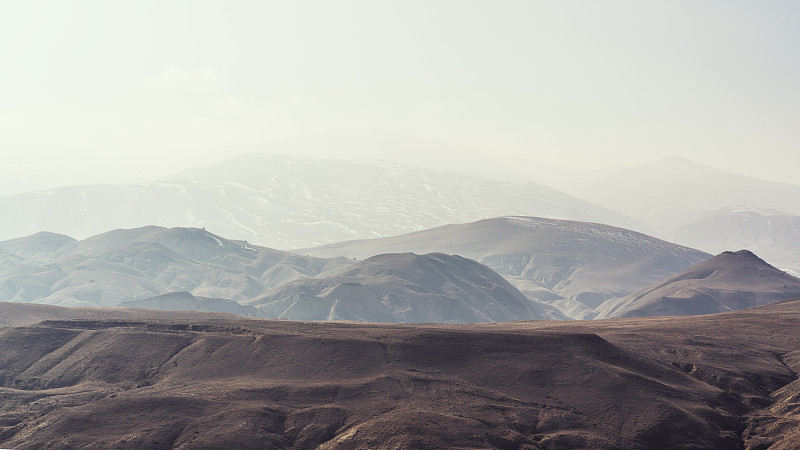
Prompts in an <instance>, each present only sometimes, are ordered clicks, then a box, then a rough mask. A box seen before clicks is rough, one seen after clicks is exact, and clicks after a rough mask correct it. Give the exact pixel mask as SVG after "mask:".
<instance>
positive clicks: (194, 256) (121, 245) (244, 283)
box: [0, 226, 353, 306]
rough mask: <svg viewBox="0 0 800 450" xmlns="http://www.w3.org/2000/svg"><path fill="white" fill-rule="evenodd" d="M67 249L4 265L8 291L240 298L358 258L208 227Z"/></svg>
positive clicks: (135, 233)
mask: <svg viewBox="0 0 800 450" xmlns="http://www.w3.org/2000/svg"><path fill="white" fill-rule="evenodd" d="M23 239H24V238H23ZM59 252H60V253H61V254H62V256H61V257H60V258H58V259H55V260H49V259H48V260H46V261H39V262H37V261H34V260H22V261H21V262H19V261H18V262H17V264H12V265H10V266H9V267H7V268H6V269H2V270H0V299H2V300H5V301H16V302H42V303H49V304H55V305H63V306H93V305H94V306H114V305H117V304H119V303H121V302H125V301H131V300H141V299H145V298H149V297H153V296H156V295H159V294H164V293H168V292H175V291H187V292H191V293H192V294H193V295H196V296H198V297H207V298H225V299H230V300H234V301H238V300H245V299H250V298H253V297H255V296H257V295H259V294H261V293H262V292H265V291H266V290H268V289H269V288H271V287H274V286H276V285H278V284H281V283H284V282H286V281H291V280H295V279H298V278H301V277H310V276H314V275H317V274H319V273H321V272H324V271H328V270H331V269H333V268H339V267H344V266H348V265H351V264H352V263H353V261H351V260H346V259H343V258H339V259H322V258H312V257H303V256H300V255H294V254H290V253H287V252H283V251H279V250H273V249H267V248H263V247H257V246H253V245H250V244H247V243H246V242H237V241H230V240H227V239H224V238H222V237H219V236H216V235H214V234H212V233H209V232H207V231H205V230H201V229H186V228H173V229H168V228H161V227H153V226H151V227H143V228H139V229H131V230H114V231H112V232H109V233H104V234H102V235H98V236H94V237H92V238H88V239H85V240H83V241H77V242H73V243H70V244H68V245H67V246H65V247H64V248H62V249H60V250H59ZM0 262H2V261H0Z"/></svg>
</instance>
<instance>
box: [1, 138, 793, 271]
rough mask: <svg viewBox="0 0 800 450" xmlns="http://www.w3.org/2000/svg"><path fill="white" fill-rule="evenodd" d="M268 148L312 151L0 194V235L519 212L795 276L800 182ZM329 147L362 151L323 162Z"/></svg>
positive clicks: (316, 240)
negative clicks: (755, 258) (733, 253)
mask: <svg viewBox="0 0 800 450" xmlns="http://www.w3.org/2000/svg"><path fill="white" fill-rule="evenodd" d="M270 150H272V151H282V152H288V153H292V154H304V155H312V156H314V157H296V156H281V155H277V154H251V155H246V156H241V157H238V158H234V159H231V160H227V161H223V162H220V163H216V164H211V165H207V166H203V167H197V168H194V169H190V170H185V171H183V172H180V173H176V174H174V175H171V176H168V177H165V178H162V179H160V180H157V181H153V182H150V183H141V184H135V185H124V186H111V185H87V186H71V187H66V188H59V189H51V190H48V191H42V192H32V193H25V194H18V195H13V196H6V197H0V208H2V209H3V210H6V211H14V212H15V213H14V214H13V215H9V216H8V217H6V218H5V220H4V221H3V223H0V239H9V238H15V237H18V236H23V235H27V234H32V233H35V232H38V231H43V230H46V231H51V232H56V233H60V234H66V235H70V236H74V237H76V238H79V239H83V238H86V237H89V236H92V235H96V234H99V233H103V232H106V231H110V230H113V229H117V228H135V227H142V226H146V225H160V226H167V227H176V226H177V227H207V228H209V229H212V230H214V231H215V232H217V233H220V234H222V235H224V236H228V237H230V238H234V239H239V240H245V239H246V240H249V241H250V242H254V243H258V244H259V245H263V246H268V247H273V248H281V249H292V248H303V247H311V246H316V245H320V244H327V243H333V242H338V241H342V240H348V239H364V238H374V237H387V236H393V235H398V234H403V233H408V232H412V231H418V230H423V229H427V228H432V227H436V226H440V225H444V224H448V223H464V222H471V221H475V220H480V219H485V218H491V217H498V216H505V215H526V216H540V217H549V218H557V219H570V220H577V221H589V222H598V223H604V224H608V225H613V226H619V227H623V228H628V229H632V230H636V231H640V232H644V233H647V234H650V235H653V236H656V237H659V238H661V239H665V240H668V241H672V242H676V243H680V244H683V245H688V246H691V247H694V248H698V249H700V250H703V251H706V252H710V253H714V254H716V253H719V252H721V251H725V250H738V249H744V248H746V249H750V250H752V251H754V252H755V253H756V254H759V255H762V257H763V258H765V259H766V260H767V262H769V263H771V264H774V265H776V266H777V267H779V268H781V269H785V270H790V271H794V272H795V273H800V263H798V262H797V261H800V249H798V248H797V244H796V242H797V240H796V239H794V237H795V236H796V235H797V234H798V233H800V231H798V226H799V225H798V221H799V220H798V217H800V207H798V206H797V205H798V204H800V202H798V200H797V199H798V198H799V197H800V186H797V185H793V184H787V183H777V182H771V181H766V180H761V179H757V178H752V177H748V176H744V175H739V174H735V173H731V172H727V171H724V170H720V169H717V168H714V167H710V166H707V165H703V164H698V163H694V162H692V161H688V160H685V159H681V158H667V159H663V160H659V161H654V162H651V163H647V164H642V165H639V166H634V167H611V168H608V169H585V168H571V167H561V166H555V165H552V164H540V163H536V162H533V161H527V160H522V159H516V160H515V159H507V160H506V159H504V160H502V161H500V160H499V159H500V158H497V157H493V156H492V155H482V154H478V153H476V152H470V151H468V150H467V149H463V148H460V147H458V146H453V145H449V144H447V143H442V142H436V141H429V140H424V139H413V138H407V137H402V136H396V135H388V134H380V133H378V134H370V135H366V136H355V137H353V136H351V137H350V138H341V139H337V138H336V137H331V136H329V137H320V138H319V139H316V140H310V141H308V142H297V143H294V144H292V145H289V144H287V145H284V146H277V147H274V148H271V149H270ZM330 152H335V153H337V154H341V155H345V156H348V155H349V156H350V157H353V158H356V159H363V160H361V161H342V160H331V159H325V158H326V156H325V155H327V154H329V153H330ZM423 156H424V157H423ZM459 156H460V157H459ZM378 157H380V158H384V159H386V160H380V161H378V160H375V159H374V158H378ZM370 158H373V159H372V160H369V159H370ZM389 160H393V161H400V162H403V163H405V164H413V162H414V161H418V162H419V163H420V164H423V165H424V167H415V166H413V165H405V164H401V163H397V162H389Z"/></svg>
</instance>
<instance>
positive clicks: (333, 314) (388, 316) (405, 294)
mask: <svg viewBox="0 0 800 450" xmlns="http://www.w3.org/2000/svg"><path fill="white" fill-rule="evenodd" d="M245 303H246V304H249V305H253V306H256V307H257V308H258V309H259V311H260V312H261V313H262V314H263V316H264V317H275V318H282V319H293V320H355V321H360V322H434V323H473V322H496V321H510V320H530V319H566V316H564V315H563V314H561V313H560V312H559V311H558V310H557V309H555V308H553V307H551V306H548V305H545V304H542V303H538V302H534V301H531V300H529V299H528V298H526V297H525V296H524V295H522V293H520V292H519V291H518V290H517V289H516V288H514V287H513V286H511V285H510V284H509V283H508V281H506V280H505V279H504V278H503V277H501V276H500V275H498V274H497V273H495V272H494V271H492V270H491V269H489V268H488V267H486V266H484V265H482V264H479V263H477V262H475V261H472V260H470V259H466V258H462V257H459V256H449V255H445V254H442V253H432V254H427V255H416V254H413V253H404V254H383V255H377V256H373V257H371V258H369V259H366V260H364V261H361V262H359V263H358V264H355V265H353V266H352V267H349V268H347V269H344V270H343V271H342V272H339V273H338V274H336V275H334V276H331V277H326V278H313V279H306V280H298V281H294V282H292V283H288V284H285V285H282V286H279V287H277V288H275V289H273V290H271V291H269V292H267V293H265V294H264V295H262V296H259V297H258V298H255V299H253V300H250V301H247V302H245Z"/></svg>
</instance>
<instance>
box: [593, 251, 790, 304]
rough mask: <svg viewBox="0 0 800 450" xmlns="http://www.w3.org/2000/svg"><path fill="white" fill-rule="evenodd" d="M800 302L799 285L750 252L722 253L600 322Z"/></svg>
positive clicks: (628, 299)
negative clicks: (612, 318)
mask: <svg viewBox="0 0 800 450" xmlns="http://www.w3.org/2000/svg"><path fill="white" fill-rule="evenodd" d="M798 297H800V279H798V278H795V277H793V276H791V275H789V274H787V273H785V272H782V271H780V270H778V269H776V268H774V267H772V266H771V265H769V264H767V263H766V262H764V260H762V259H761V258H759V257H758V256H756V255H754V254H753V253H752V252H750V251H747V250H741V251H738V252H723V253H721V254H719V255H717V256H715V257H713V258H710V259H708V260H705V261H703V262H701V263H698V264H696V265H694V266H692V267H690V268H689V269H687V270H685V271H683V272H681V273H679V274H678V275H675V276H673V277H670V278H668V279H666V280H664V281H662V282H659V283H656V284H654V285H652V286H650V287H647V288H645V289H643V290H641V291H638V292H635V293H633V294H631V295H629V296H627V297H625V298H622V299H618V300H612V301H609V302H607V303H606V304H603V305H602V306H601V308H600V309H601V311H600V317H640V316H693V315H698V314H713V313H720V312H725V311H732V310H737V309H745V308H752V307H754V306H760V305H765V304H767V303H772V302H776V301H780V300H786V299H790V298H798Z"/></svg>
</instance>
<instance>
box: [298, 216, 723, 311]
mask: <svg viewBox="0 0 800 450" xmlns="http://www.w3.org/2000/svg"><path fill="white" fill-rule="evenodd" d="M298 252H299V253H303V254H309V255H313V256H320V257H333V256H345V257H356V258H367V257H370V256H372V255H377V254H381V253H394V252H414V253H430V252H442V253H447V254H454V255H461V256H464V257H467V258H471V259H474V260H476V261H478V262H480V263H481V264H485V265H486V266H488V267H490V268H492V269H493V270H495V271H497V272H498V273H500V274H501V275H503V276H504V277H506V278H507V279H508V280H509V281H511V283H512V284H514V286H516V287H517V288H518V289H519V290H520V291H522V293H524V294H525V295H527V296H528V297H529V298H533V299H538V300H540V301H545V302H549V303H550V304H552V305H554V306H556V307H558V308H559V309H560V310H561V311H562V312H564V313H565V314H567V315H569V316H570V317H573V318H591V317H592V314H593V312H592V311H591V310H592V309H593V308H594V307H596V306H597V305H599V304H601V303H602V302H603V301H605V300H607V299H609V298H614V297H623V296H625V295H627V294H630V293H631V292H634V291H636V290H638V289H641V288H643V287H645V286H647V285H649V284H652V283H654V282H657V281H660V280H663V279H664V278H666V277H669V276H672V275H674V274H676V273H679V272H680V271H682V270H684V269H686V268H688V267H690V266H692V265H693V264H695V263H698V262H700V261H702V260H704V259H707V258H709V257H711V255H709V254H707V253H703V252H701V251H698V250H694V249H691V248H688V247H683V246H680V245H676V244H672V243H669V242H666V241H662V240H660V239H656V238H653V237H651V236H647V235H645V234H641V233H637V232H635V231H631V230H626V229H624V228H617V227H612V226H608V225H602V224H597V223H586V222H575V221H569V220H556V219H544V218H537V217H501V218H495V219H486V220H480V221H477V222H472V223H466V224H454V225H445V226H442V227H437V228H433V229H429V230H423V231H418V232H414V233H408V234H404V235H400V236H392V237H387V238H380V239H367V240H358V241H347V242H341V243H337V244H330V245H324V246H320V247H316V248H311V249H302V250H298Z"/></svg>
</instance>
